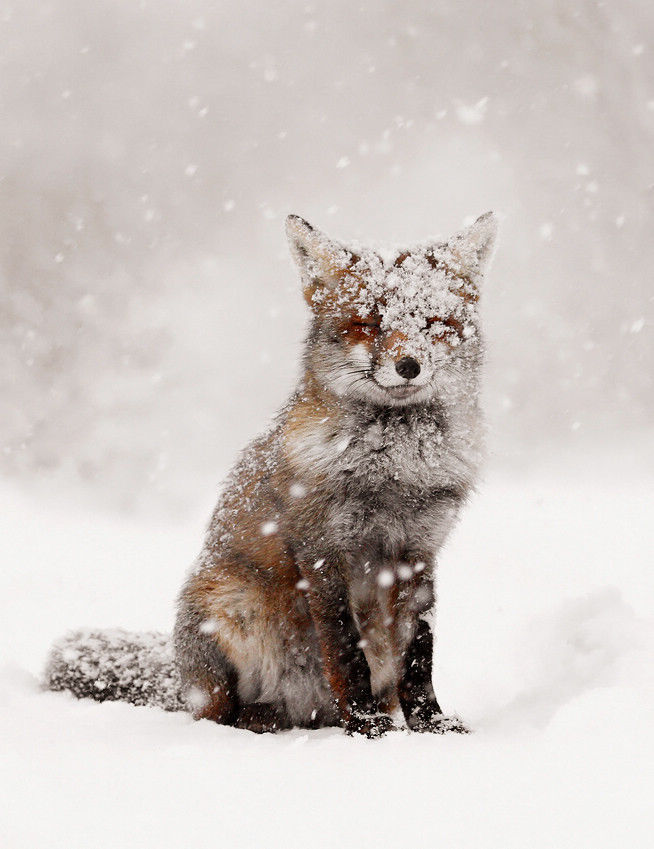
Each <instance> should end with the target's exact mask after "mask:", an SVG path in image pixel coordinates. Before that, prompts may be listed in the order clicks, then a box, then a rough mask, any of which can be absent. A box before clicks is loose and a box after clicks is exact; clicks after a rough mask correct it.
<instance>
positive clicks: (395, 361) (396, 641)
mask: <svg viewBox="0 0 654 849" xmlns="http://www.w3.org/2000/svg"><path fill="white" fill-rule="evenodd" d="M286 229H287V235H288V239H289V244H290V248H291V253H292V255H293V258H294V260H295V262H296V264H297V266H298V269H299V272H300V277H301V280H302V286H303V291H304V297H305V299H306V301H307V303H308V305H309V307H310V309H311V312H312V322H311V327H310V330H309V334H308V338H307V341H306V347H305V351H304V357H303V373H302V376H301V379H300V383H299V386H298V388H297V390H296V391H295V392H294V394H293V395H292V397H291V398H290V400H289V401H288V403H287V404H286V406H285V407H284V408H283V409H282V410H281V412H280V413H279V414H278V415H277V417H276V419H275V420H274V422H273V424H272V426H271V427H270V429H269V430H268V432H267V433H265V434H264V435H262V436H261V437H259V438H258V439H256V440H255V441H254V442H253V443H252V444H251V445H250V446H249V447H248V448H247V449H246V450H245V452H244V453H243V455H242V457H241V459H240V461H239V462H238V464H237V465H236V467H235V468H234V470H233V471H232V473H231V475H230V477H229V479H228V481H227V484H226V487H225V489H224V492H223V494H222V497H221V499H220V501H219V503H218V506H217V508H216V510H215V512H214V515H213V517H212V519H211V522H210V525H209V529H208V532H207V536H206V540H205V544H204V547H203V549H202V552H201V554H200V556H199V558H198V560H197V562H196V564H195V567H194V568H193V570H192V572H191V574H190V576H189V577H188V580H187V581H186V584H185V586H184V587H183V589H182V592H181V595H180V598H179V604H178V614H177V622H176V626H175V631H174V635H173V643H172V648H173V653H172V654H171V655H170V656H168V657H166V654H165V638H164V637H162V636H161V635H154V636H151V637H145V636H143V637H140V636H138V635H126V634H123V633H122V632H113V633H112V632H108V633H104V634H103V633H102V632H100V633H95V634H75V635H71V636H69V637H68V638H67V639H66V640H64V641H63V642H60V643H59V644H58V645H56V646H55V648H54V649H53V652H52V654H51V657H50V661H49V664H48V668H47V672H46V682H47V684H48V686H50V687H51V688H52V689H68V690H71V691H72V692H74V693H75V694H76V695H79V696H92V697H93V698H96V699H100V700H103V699H105V698H123V699H127V700H129V701H132V702H134V703H137V704H143V703H151V704H152V703H156V704H160V705H161V706H163V707H167V708H168V709H179V708H181V707H182V706H186V707H187V708H188V709H189V710H191V712H192V713H193V715H194V716H195V717H197V718H207V719H212V720H214V721H216V722H218V723H222V724H225V725H232V726H236V727H238V728H247V729H250V730H251V731H256V732H264V731H276V730H280V729H286V728H291V727H295V726H300V727H309V728H317V727H321V726H325V725H341V726H342V727H343V728H345V730H346V731H347V732H348V733H358V734H364V735H367V736H368V737H378V736H381V735H383V734H384V733H386V732H387V731H390V730H391V729H393V728H394V727H395V725H394V722H396V721H397V720H398V719H399V720H401V719H402V716H403V717H404V721H405V722H406V725H407V726H408V727H409V728H410V729H411V730H413V731H422V732H435V733H442V732H444V731H446V730H455V731H465V730H466V729H465V727H464V726H463V725H462V724H461V723H460V721H459V720H458V719H457V718H456V717H445V716H444V715H443V713H442V711H441V708H440V706H439V704H438V701H437V699H436V695H435V693H434V689H433V685H432V654H433V636H432V630H431V624H430V614H431V613H432V610H433V607H434V589H433V585H434V571H435V564H436V557H437V555H438V552H439V550H440V548H441V547H442V545H443V542H444V541H445V538H446V537H447V535H448V533H449V531H450V529H451V527H452V525H453V523H454V522H455V520H456V518H457V516H458V514H459V511H460V508H461V506H462V504H463V503H464V501H465V499H466V497H467V495H468V494H469V493H470V491H471V488H472V487H473V485H474V482H475V478H476V475H477V471H478V468H479V464H480V455H481V430H482V425H481V416H480V410H479V398H478V396H479V379H480V366H481V362H482V349H483V344H482V338H481V332H480V326H479V312H478V300H479V292H480V287H481V283H482V278H483V275H484V272H485V270H486V268H487V265H488V263H489V260H490V257H491V254H492V251H493V247H494V242H495V235H496V219H495V217H494V215H493V214H492V213H487V214H486V215H483V216H481V218H478V219H477V221H475V223H474V224H472V225H471V226H470V227H468V228H467V229H465V230H463V231H462V232H459V233H457V234H456V235H455V236H453V237H452V238H450V239H449V240H448V241H446V242H428V243H424V244H420V245H417V246H416V247H413V248H410V249H408V250H403V251H394V252H386V253H381V252H380V251H376V250H372V249H369V248H364V247H360V246H353V245H346V244H344V243H341V242H338V241H335V240H332V239H330V238H328V237H327V236H325V235H324V234H323V233H321V232H320V231H318V230H316V229H315V228H313V227H312V226H311V225H310V224H308V223H307V222H306V221H305V220H303V219H302V218H300V217H298V216H295V215H291V216H289V217H288V219H287V223H286Z"/></svg>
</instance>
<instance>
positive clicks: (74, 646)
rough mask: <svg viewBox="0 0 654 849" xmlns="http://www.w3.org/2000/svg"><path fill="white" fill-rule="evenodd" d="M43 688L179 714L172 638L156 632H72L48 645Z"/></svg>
mask: <svg viewBox="0 0 654 849" xmlns="http://www.w3.org/2000/svg"><path fill="white" fill-rule="evenodd" d="M44 685H45V687H46V688H47V689H49V690H65V691H68V692H70V693H72V694H73V695H74V696H77V698H78V699H83V698H89V699H95V700H96V701H97V702H104V701H123V702H130V703H131V704H133V705H151V706H153V707H159V708H163V709H164V710H170V711H176V710H184V703H183V701H182V697H181V683H180V678H179V673H178V671H177V666H176V664H175V658H174V654H173V649H172V644H171V637H170V635H168V634H160V633H158V632H155V631H151V632H148V633H131V632H129V631H123V630H118V629H116V630H110V631H90V630H85V631H75V632H71V633H69V634H67V635H66V636H65V637H62V638H61V639H60V640H57V642H56V643H55V644H54V645H53V647H52V649H51V650H50V654H49V656H48V660H47V664H46V669H45V676H44Z"/></svg>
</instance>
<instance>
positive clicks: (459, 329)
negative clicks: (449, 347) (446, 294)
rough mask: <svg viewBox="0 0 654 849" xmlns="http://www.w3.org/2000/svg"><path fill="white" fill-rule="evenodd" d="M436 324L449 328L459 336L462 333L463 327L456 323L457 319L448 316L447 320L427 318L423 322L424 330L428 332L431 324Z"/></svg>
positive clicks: (458, 322) (436, 317)
mask: <svg viewBox="0 0 654 849" xmlns="http://www.w3.org/2000/svg"><path fill="white" fill-rule="evenodd" d="M437 323H438V324H444V325H445V327H449V328H450V329H451V330H454V332H455V333H456V334H457V335H459V336H460V335H461V333H462V330H463V325H462V324H461V322H460V321H457V319H456V318H453V317H452V316H450V317H449V318H439V317H438V316H435V317H434V318H428V319H426V321H425V328H426V329H427V330H428V329H429V328H430V327H431V326H432V325H433V324H437Z"/></svg>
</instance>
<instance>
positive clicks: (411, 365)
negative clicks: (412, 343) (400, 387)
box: [395, 357, 420, 380]
mask: <svg viewBox="0 0 654 849" xmlns="http://www.w3.org/2000/svg"><path fill="white" fill-rule="evenodd" d="M395 371H396V372H397V373H398V374H399V375H400V377H405V378H406V379H407V380H411V378H413V377H418V375H419V374H420V363H419V362H418V361H417V360H414V359H413V357H402V359H401V360H398V361H397V362H396V363H395Z"/></svg>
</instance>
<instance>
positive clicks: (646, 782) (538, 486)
mask: <svg viewBox="0 0 654 849" xmlns="http://www.w3.org/2000/svg"><path fill="white" fill-rule="evenodd" d="M619 468H620V466H619V464H617V465H616V466H615V468H614V469H612V470H609V469H607V468H605V467H603V466H600V464H597V467H596V469H595V470H594V471H592V472H588V473H587V474H585V476H583V477H580V476H579V475H577V474H573V473H571V471H570V469H568V471H567V473H566V474H559V473H558V472H556V471H553V470H551V469H550V470H549V471H548V470H547V469H533V470H531V472H530V474H529V476H528V477H523V478H520V479H518V478H517V477H511V478H509V477H506V476H503V475H501V474H499V473H495V472H491V473H489V476H488V477H489V479H488V481H487V483H486V484H485V485H484V486H482V488H481V489H480V492H479V494H478V495H477V496H476V498H475V500H474V502H473V503H472V504H471V505H470V506H469V508H468V509H467V511H466V513H465V515H464V518H463V521H462V523H461V525H460V526H459V528H458V529H457V532H456V533H455V535H454V537H453V538H452V540H451V542H450V544H449V545H448V547H447V550H446V552H445V554H444V556H443V558H442V563H441V568H440V575H439V613H438V641H439V644H438V663H437V670H436V684H437V693H438V694H439V696H440V699H441V703H442V704H443V705H444V707H445V709H446V710H451V711H453V710H456V711H457V712H458V713H459V714H460V715H462V716H463V717H464V718H465V719H467V720H468V721H469V722H470V723H471V724H472V725H473V727H474V728H475V733H474V734H472V735H470V736H464V737H460V736H458V735H450V736H446V737H431V736H421V735H410V734H408V733H405V732H402V733H398V734H394V735H390V736H388V737H387V738H385V739H383V740H380V741H368V740H364V739H352V738H348V737H346V736H344V735H343V734H342V732H340V731H339V730H335V729H334V730H332V729H329V730H323V731H320V732H311V733H307V732H303V731H292V732H287V733H284V734H280V735H278V736H264V737H258V736H256V735H253V734H250V733H249V732H245V731H237V730H234V729H230V728H224V727H219V726H215V725H213V724H211V723H209V722H199V723H194V722H192V721H191V720H190V719H189V718H188V717H187V716H186V715H183V714H166V713H163V712H161V711H158V710H154V709H148V708H134V707H131V706H129V705H126V704H118V703H106V704H102V705H101V704H96V703H92V702H78V701H75V700H73V699H71V698H69V697H67V696H66V695H63V694H53V693H43V692H41V691H40V689H39V685H38V675H39V672H40V668H41V665H42V663H43V659H44V657H45V653H46V651H47V648H48V645H49V643H50V642H51V640H52V639H53V638H54V637H55V636H57V635H58V634H60V633H61V632H62V631H64V630H66V629H67V628H68V627H74V626H79V625H84V624H90V625H97V626H117V625H121V626H125V627H128V628H153V627H156V628H162V629H166V628H169V627H170V624H171V621H172V615H173V611H172V607H173V605H172V601H173V598H174V596H175V593H176V591H177V588H178V587H179V585H180V584H181V580H182V576H183V572H184V569H185V567H186V565H187V564H189V563H190V562H191V560H192V559H193V557H194V555H195V553H196V551H197V549H198V547H199V544H200V538H201V534H202V524H203V521H204V517H197V520H196V521H195V522H192V523H187V524H184V525H180V526H175V525H170V524H169V525H168V526H166V527H162V526H150V527H148V526H146V525H144V524H143V523H142V522H141V523H139V524H138V525H136V524H131V523H130V522H129V521H127V520H119V519H116V518H107V517H103V516H100V515H96V514H94V513H91V512H83V511H82V510H81V509H72V508H71V506H70V504H69V503H67V504H60V505H59V506H55V505H53V504H52V503H48V502H47V500H44V499H43V498H40V499H39V500H38V501H37V500H36V499H35V498H34V496H30V495H27V494H25V493H18V492H17V491H12V490H8V489H5V490H4V491H3V492H2V493H1V494H0V516H1V517H2V518H1V520H0V522H1V524H0V529H1V530H0V549H1V551H2V554H1V557H2V563H3V569H2V577H1V578H0V580H1V584H0V598H2V601H3V607H4V611H3V614H2V617H1V620H0V621H1V623H2V624H1V627H2V634H1V637H0V644H1V645H2V649H3V651H4V652H5V653H6V658H5V665H4V666H3V670H2V674H1V680H0V684H1V688H2V699H1V708H0V710H1V711H2V714H3V718H4V722H3V732H2V736H3V740H2V780H3V787H2V790H1V798H2V800H3V809H4V813H3V815H2V817H1V822H0V835H1V836H2V838H3V841H2V845H3V846H6V847H7V849H22V847H30V848H31V847H34V846H38V847H40V849H50V847H66V849H76V847H80V849H96V847H98V848H99V847H111V848H112V849H115V847H121V849H127V847H140V849H145V847H157V849H164V847H181V846H192V847H194V849H195V847H198V849H199V847H204V846H207V847H208V846H212V847H245V846H262V847H266V848H268V847H276V846H280V847H296V846H297V847H300V846H302V847H307V846H311V847H322V846H326V847H327V846H329V847H333V846H342V847H350V846H352V847H355V846H356V847H373V846H374V847H386V846H388V847H391V846H392V847H398V846H410V847H418V846H421V847H422V846H424V847H431V846H437V845H438V846H442V847H447V849H450V847H468V846H469V847H479V848H480V849H486V847H492V849H495V847H497V849H508V847H520V849H525V847H529V849H535V847H574V849H581V847H593V849H599V847H610V849H616V847H624V846H629V847H630V849H632V848H634V847H646V846H647V847H649V846H651V840H652V830H653V826H654V823H653V822H652V814H651V810H652V804H651V793H652V786H653V782H652V779H653V775H652V770H653V766H652V764H654V746H653V743H654V727H653V725H654V724H653V722H652V703H653V696H654V686H653V683H654V682H653V675H652V647H653V645H654V640H653V635H654V625H653V623H652V618H651V611H652V609H653V607H654V605H653V602H654V573H653V570H652V568H651V565H652V552H653V551H654V535H653V533H652V515H653V508H654V499H653V497H652V487H651V477H648V476H646V475H645V473H644V472H643V473H640V474H639V473H637V472H629V474H628V475H626V474H624V473H623V474H620V473H619V472H618V469H619Z"/></svg>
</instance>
